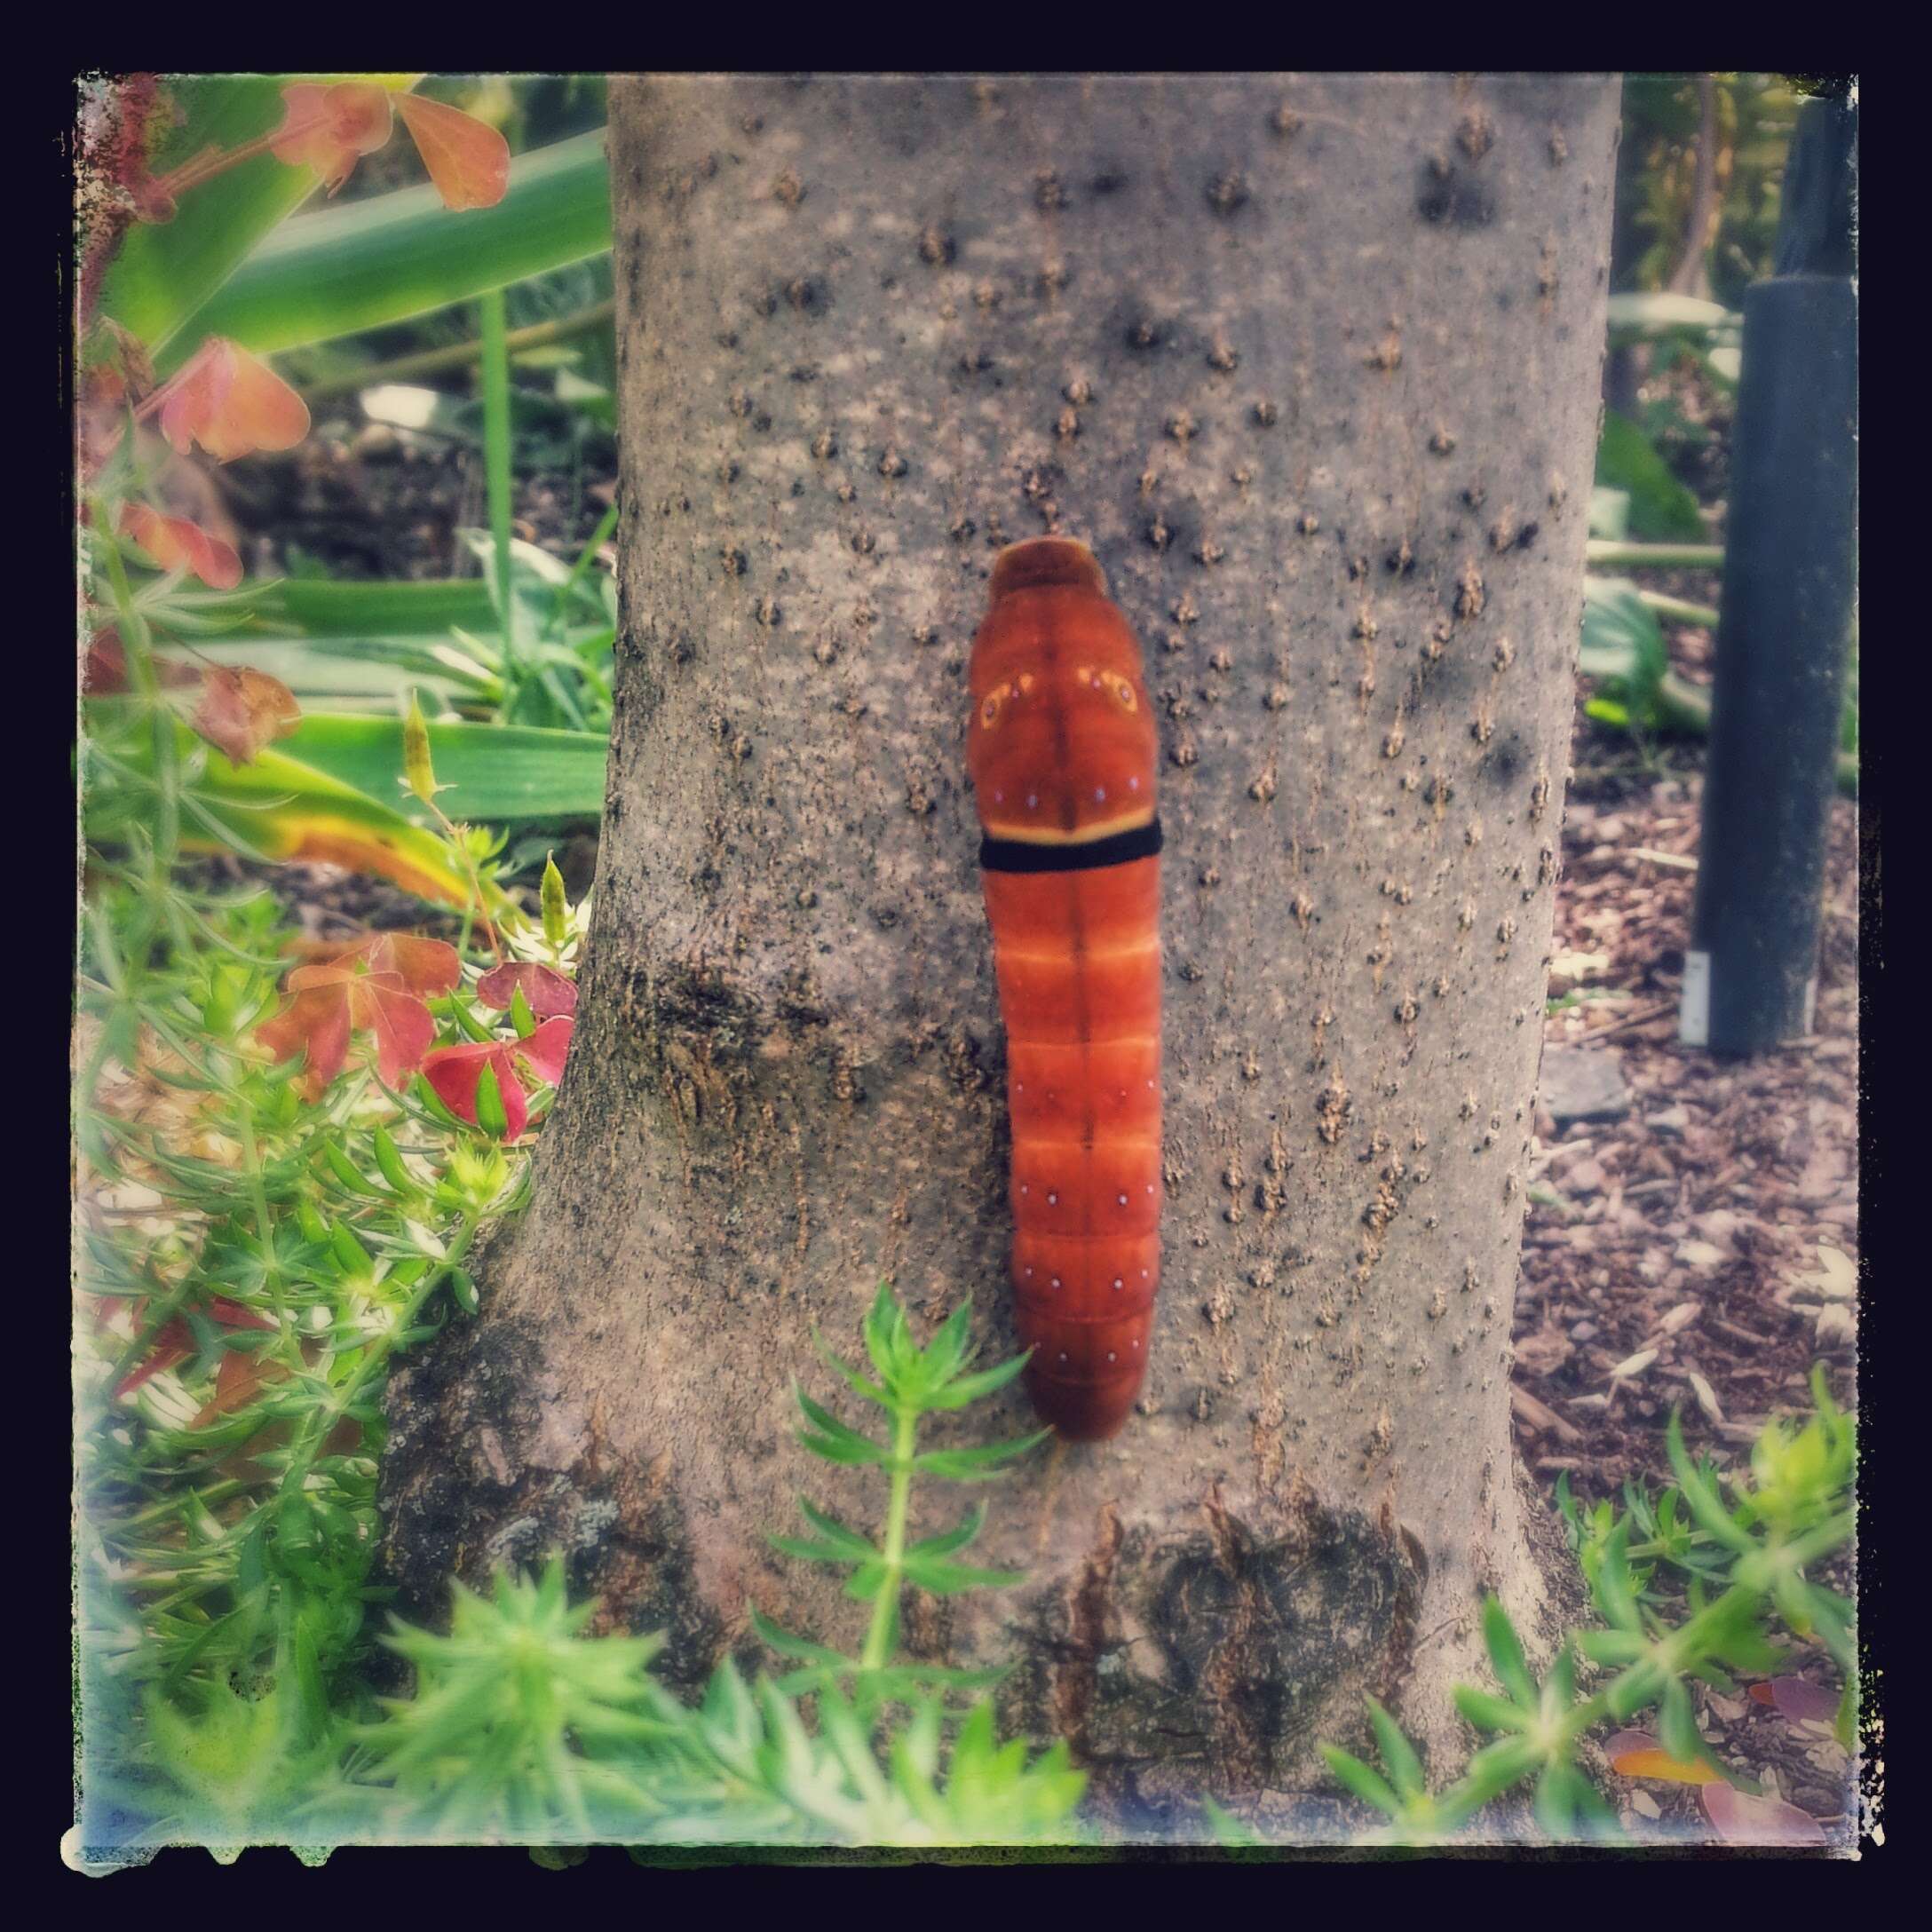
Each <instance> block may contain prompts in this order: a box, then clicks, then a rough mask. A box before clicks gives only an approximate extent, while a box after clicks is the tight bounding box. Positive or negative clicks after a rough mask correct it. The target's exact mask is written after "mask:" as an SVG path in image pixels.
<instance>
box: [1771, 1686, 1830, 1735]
mask: <svg viewBox="0 0 1932 1932" xmlns="http://www.w3.org/2000/svg"><path fill="white" fill-rule="evenodd" d="M1751 1695H1752V1696H1753V1697H1754V1698H1756V1699H1757V1700H1758V1702H1759V1703H1760V1704H1769V1705H1771V1706H1775V1708H1776V1709H1777V1711H1778V1715H1779V1716H1780V1717H1782V1718H1783V1719H1784V1720H1785V1722H1786V1723H1790V1724H1822V1725H1824V1726H1825V1729H1826V1730H1831V1729H1832V1728H1833V1726H1834V1725H1835V1724H1836V1723H1837V1722H1838V1706H1839V1693H1838V1692H1837V1691H1835V1690H1825V1688H1824V1687H1823V1686H1822V1685H1821V1684H1815V1683H1810V1682H1809V1680H1807V1679H1805V1678H1803V1677H1773V1678H1772V1679H1771V1681H1770V1683H1754V1684H1753V1685H1752V1686H1751Z"/></svg>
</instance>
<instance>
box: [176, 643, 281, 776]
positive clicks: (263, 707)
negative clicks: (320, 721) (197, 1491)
mask: <svg viewBox="0 0 1932 1932" xmlns="http://www.w3.org/2000/svg"><path fill="white" fill-rule="evenodd" d="M301 722H302V707H301V706H300V705H298V704H297V702H296V701H295V693H293V692H292V691H290V690H289V687H288V685H285V684H283V683H282V681H281V679H280V678H279V677H270V676H269V675H268V673H267V672H266V671H255V670H249V669H248V668H247V666H246V665H244V666H242V667H241V668H240V669H232V668H230V667H229V666H227V665H226V664H213V665H210V667H209V668H208V669H207V670H205V671H204V672H202V701H201V702H200V703H199V704H198V705H196V706H195V708H194V717H191V718H190V719H189V720H188V723H189V724H192V725H193V726H194V729H195V730H196V731H197V732H200V733H201V735H202V737H203V738H205V739H206V740H208V741H209V743H210V744H211V745H212V746H214V748H215V749H216V750H217V751H219V752H221V753H222V754H223V755H224V756H226V758H227V759H228V760H229V761H230V762H231V763H232V764H252V763H253V762H254V760H255V759H256V757H257V756H258V755H259V753H260V752H261V750H262V748H263V747H264V746H265V745H267V744H268V743H269V742H270V740H273V739H276V738H286V737H287V736H288V735H289V732H292V731H293V730H294V729H295V728H296V726H297V724H300V723H301Z"/></svg>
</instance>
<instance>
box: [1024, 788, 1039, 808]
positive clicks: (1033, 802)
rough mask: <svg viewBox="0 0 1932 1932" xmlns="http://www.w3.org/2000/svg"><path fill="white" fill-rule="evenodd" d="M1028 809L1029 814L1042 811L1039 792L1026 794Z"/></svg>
mask: <svg viewBox="0 0 1932 1932" xmlns="http://www.w3.org/2000/svg"><path fill="white" fill-rule="evenodd" d="M1026 809H1027V811H1029V812H1037V811H1038V810H1039V809H1040V794H1039V793H1038V792H1028V793H1027V794H1026Z"/></svg>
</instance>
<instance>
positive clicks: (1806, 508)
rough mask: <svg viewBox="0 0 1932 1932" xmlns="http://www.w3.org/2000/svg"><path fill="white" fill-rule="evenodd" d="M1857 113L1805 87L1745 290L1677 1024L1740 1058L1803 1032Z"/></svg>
mask: <svg viewBox="0 0 1932 1932" xmlns="http://www.w3.org/2000/svg"><path fill="white" fill-rule="evenodd" d="M1856 160H1857V109H1856V108H1855V107H1851V106H1849V105H1847V104H1846V103H1844V102H1841V101H1828V100H1810V101H1807V102H1806V103H1805V105H1804V106H1803V107H1802V108H1801V110H1800V113H1799V119H1798V128H1797V132H1796V134H1795V136H1794V137H1793V142H1792V151H1791V159H1790V162H1789V163H1788V165H1787V166H1786V172H1785V199H1784V209H1783V213H1782V216H1781V218H1780V220H1779V225H1778V255H1777V267H1778V273H1776V274H1774V275H1772V276H1771V277H1770V278H1769V279H1768V280H1766V281H1760V282H1756V283H1754V284H1753V286H1752V287H1751V288H1750V289H1747V290H1746V293H1745V298H1744V353H1743V368H1742V369H1741V372H1740V375H1739V379H1738V414H1737V424H1736V429H1735V432H1734V438H1735V439H1734V443H1733V451H1732V461H1731V478H1732V483H1731V499H1730V518H1729V521H1728V524H1727V527H1726V529H1725V534H1724V586H1723V592H1722V597H1721V598H1720V600H1719V605H1718V627H1717V665H1716V681H1715V685H1714V690H1713V693H1712V710H1711V739H1710V753H1709V758H1708V761H1707V764H1706V771H1705V780H1704V823H1703V841H1702V844H1701V847H1700V850H1699V859H1698V891H1697V907H1696V911H1695V914H1694V915H1693V917H1692V921H1691V938H1690V954H1689V955H1688V957H1687V960H1686V962H1685V970H1684V987H1683V1010H1682V1014H1681V1026H1680V1032H1681V1035H1682V1037H1683V1040H1684V1041H1685V1042H1686V1043H1687V1044H1690V1045H1692V1046H1708V1047H1709V1048H1711V1049H1713V1050H1714V1051H1715V1052H1719V1053H1738V1054H1743V1053H1758V1052H1762V1051H1763V1050H1765V1049H1768V1048H1770V1047H1775V1046H1777V1045H1778V1044H1779V1042H1781V1041H1788V1040H1794V1039H1799V1038H1801V1037H1802V1036H1803V1035H1805V1034H1806V1033H1809V1032H1810V1030H1811V1013H1812V1005H1813V1001H1814V996H1815V994H1816V992H1817V951H1818V928H1819V924H1820V920H1821V915H1822V911H1823V901H1824V884H1825V833H1826V829H1827V825H1828V813H1829V810H1830V804H1831V797H1832V792H1833V781H1834V777H1835V765H1836V758H1837V749H1838V732H1839V719H1840V713H1841V708H1842V706H1843V704H1844V693H1845V671H1846V666H1847V663H1848V661H1849V645H1850V639H1851V626H1852V617H1853V611H1854V598H1855V594H1856V590H1857V388H1858V308H1857V285H1856V283H1855V281H1854V280H1853V277H1852V268H1853V261H1854V257H1853V233H1852V215H1851V207H1852V200H1851V197H1852V183H1853V176H1854V170H1855V168H1856Z"/></svg>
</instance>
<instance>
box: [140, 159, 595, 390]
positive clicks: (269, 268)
mask: <svg viewBox="0 0 1932 1932" xmlns="http://www.w3.org/2000/svg"><path fill="white" fill-rule="evenodd" d="M271 165H276V166H279V165H280V164H279V163H271ZM238 171H239V170H238ZM286 171H291V172H292V171H293V170H286ZM610 245H611V210H610V180H609V171H608V168H607V166H606V162H605V157H604V130H603V129H601V128H597V129H593V130H592V131H590V133H588V134H580V135H578V136H576V137H574V139H570V140H567V141H559V142H558V143H556V144H555V145H554V146H550V147H544V148H539V149H537V150H536V151H535V152H534V153H533V154H523V155H519V157H518V158H517V159H516V160H514V161H513V162H511V168H510V188H509V192H508V193H507V194H505V195H504V196H503V200H502V201H501V202H498V203H497V205H496V206H495V208H485V209H473V210H463V211H462V212H452V210H449V209H447V208H445V207H444V206H443V204H442V202H441V200H440V199H439V196H438V194H437V193H436V190H435V189H434V188H433V187H430V186H421V187H413V188H400V189H397V190H395V191H394V192H392V193H391V194H379V195H372V196H370V197H369V198H368V200H366V201H361V202H344V203H342V204H340V205H338V206H336V207H333V208H328V209H324V210H319V211H318V212H316V213H314V214H312V215H306V216H305V217H303V218H302V219H300V220H299V221H291V222H288V223H286V224H285V225H284V226H281V228H280V229H278V230H277V231H276V232H275V234H273V235H271V236H270V237H269V238H268V239H267V240H266V241H265V242H264V243H263V244H262V246H261V247H260V248H258V249H256V250H255V252H254V253H253V254H252V255H251V256H250V257H249V259H248V260H247V261H246V263H244V264H243V265H242V266H241V268H240V269H239V270H237V272H236V273H234V275H233V276H232V277H231V278H230V279H229V280H228V281H227V282H226V285H225V286H224V287H222V288H221V289H220V290H219V292H218V293H217V294H216V295H215V296H214V297H213V298H212V299H211V300H209V301H207V302H206V303H205V304H204V305H202V307H201V308H200V309H199V310H198V311H197V312H196V313H194V315H192V316H190V317H188V318H187V319H186V322H185V323H183V324H182V325H181V328H180V331H179V335H178V337H177V339H176V342H175V344H173V345H172V349H173V351H176V352H178V353H177V354H176V356H175V359H176V360H178V359H179V355H180V354H185V353H186V350H185V349H182V348H181V346H180V344H181V343H182V342H183V341H184V340H186V339H187V338H192V340H193V342H199V341H200V340H201V339H202V337H204V336H226V337H231V338H232V339H234V341H236V342H239V343H240V344H241V345H242V347H244V348H246V349H252V350H254V351H255V352H257V354H267V353H272V352H274V351H277V350H282V349H293V348H297V347H300V346H302V345H304V344H308V343H312V342H323V341H327V340H329V339H330V338H331V337H337V336H347V335H353V334H356V333H358V332H360V330H363V329H378V328H382V327H384V326H386V325H387V324H389V323H392V322H400V321H407V320H408V319H409V318H410V317H411V316H416V315H423V314H426V313H429V312H431V311H432V310H434V309H440V308H447V307H448V306H449V305H451V304H452V303H455V302H466V301H470V300H471V299H473V298H474V297H477V296H479V295H481V294H483V293H484V292H485V291H486V290H487V289H501V288H503V287H505V286H507V285H508V284H509V283H511V282H513V281H525V280H526V279H527V278H528V277H530V276H532V275H540V274H542V273H544V272H545V271H546V270H548V269H552V268H561V267H564V266H566V265H568V264H570V263H572V262H579V261H582V260H584V259H585V258H586V257H589V256H592V255H599V254H602V253H603V252H604V250H605V249H608V248H609V247H610ZM191 345H192V344H191ZM160 373H161V374H162V375H165V374H167V373H168V365H167V363H166V362H165V361H164V362H163V365H162V368H161V370H160Z"/></svg>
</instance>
